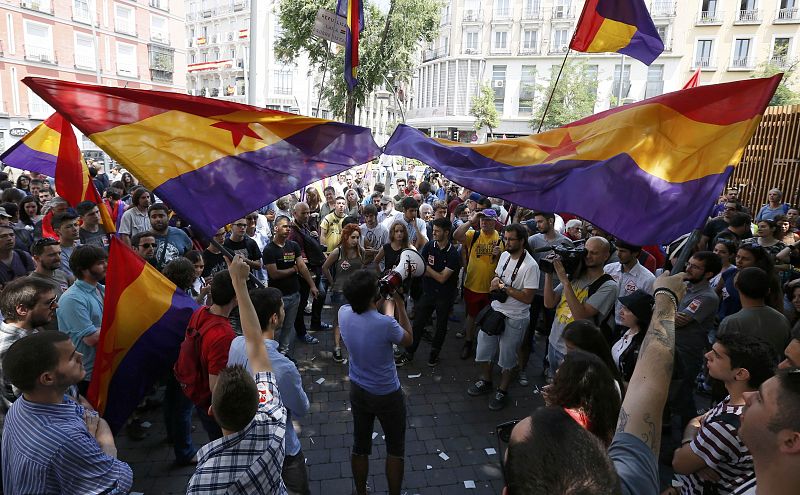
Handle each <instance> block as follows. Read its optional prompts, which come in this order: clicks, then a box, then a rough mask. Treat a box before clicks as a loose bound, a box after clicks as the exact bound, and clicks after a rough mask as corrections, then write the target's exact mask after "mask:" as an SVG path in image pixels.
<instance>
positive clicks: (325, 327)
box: [309, 323, 333, 332]
mask: <svg viewBox="0 0 800 495" xmlns="http://www.w3.org/2000/svg"><path fill="white" fill-rule="evenodd" d="M309 330H311V331H312V332H322V331H326V330H333V325H331V324H330V323H320V324H319V325H318V326H317V325H311V328H310V329H309Z"/></svg>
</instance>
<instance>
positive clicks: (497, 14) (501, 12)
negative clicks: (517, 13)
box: [492, 9, 511, 21]
mask: <svg viewBox="0 0 800 495" xmlns="http://www.w3.org/2000/svg"><path fill="white" fill-rule="evenodd" d="M510 19H511V9H494V11H493V12H492V20H493V21H508V20H510Z"/></svg>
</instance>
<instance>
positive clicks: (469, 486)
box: [464, 480, 475, 488]
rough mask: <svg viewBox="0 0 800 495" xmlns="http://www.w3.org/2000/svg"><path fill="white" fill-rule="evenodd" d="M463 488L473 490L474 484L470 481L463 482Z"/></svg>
mask: <svg viewBox="0 0 800 495" xmlns="http://www.w3.org/2000/svg"><path fill="white" fill-rule="evenodd" d="M464 488H475V482H474V481H472V480H464Z"/></svg>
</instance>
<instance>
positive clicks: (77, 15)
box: [72, 6, 92, 24]
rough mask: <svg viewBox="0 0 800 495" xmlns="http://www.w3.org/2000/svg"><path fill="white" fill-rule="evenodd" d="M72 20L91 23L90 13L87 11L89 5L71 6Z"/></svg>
mask: <svg viewBox="0 0 800 495" xmlns="http://www.w3.org/2000/svg"><path fill="white" fill-rule="evenodd" d="M72 20H73V21H75V22H80V23H82V24H91V23H92V15H91V13H89V7H85V8H79V7H77V6H73V7H72Z"/></svg>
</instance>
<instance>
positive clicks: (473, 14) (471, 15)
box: [461, 9, 483, 23]
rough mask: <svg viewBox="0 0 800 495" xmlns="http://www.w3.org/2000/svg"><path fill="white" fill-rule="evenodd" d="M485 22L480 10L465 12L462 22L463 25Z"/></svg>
mask: <svg viewBox="0 0 800 495" xmlns="http://www.w3.org/2000/svg"><path fill="white" fill-rule="evenodd" d="M482 20H483V16H482V15H481V11H480V10H471V9H470V10H465V11H464V17H463V19H462V20H461V22H462V23H474V22H481V21H482Z"/></svg>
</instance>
